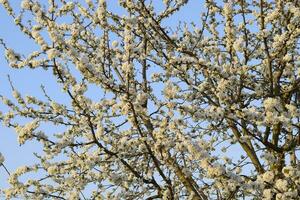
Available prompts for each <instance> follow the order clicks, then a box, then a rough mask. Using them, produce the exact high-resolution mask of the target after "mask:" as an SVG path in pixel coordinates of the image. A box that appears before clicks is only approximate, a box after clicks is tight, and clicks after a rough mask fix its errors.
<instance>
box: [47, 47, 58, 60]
mask: <svg viewBox="0 0 300 200" xmlns="http://www.w3.org/2000/svg"><path fill="white" fill-rule="evenodd" d="M47 54H48V58H49V60H52V59H53V58H55V57H57V56H58V54H59V52H58V51H57V50H56V49H54V48H53V49H50V50H48V51H47Z"/></svg>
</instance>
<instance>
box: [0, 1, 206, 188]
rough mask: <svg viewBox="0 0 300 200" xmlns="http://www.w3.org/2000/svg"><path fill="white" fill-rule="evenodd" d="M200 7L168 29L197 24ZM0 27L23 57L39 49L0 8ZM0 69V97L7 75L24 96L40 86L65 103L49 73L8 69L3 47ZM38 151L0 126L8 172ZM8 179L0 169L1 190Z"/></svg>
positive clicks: (187, 10) (6, 92)
mask: <svg viewBox="0 0 300 200" xmlns="http://www.w3.org/2000/svg"><path fill="white" fill-rule="evenodd" d="M10 2H11V4H12V6H13V7H14V8H18V7H19V6H20V5H19V4H20V2H21V1H20V0H16V1H10ZM45 2H47V1H45ZM202 6H203V3H201V1H199V0H191V1H190V2H189V3H188V5H187V6H185V7H184V8H183V9H182V11H181V12H180V14H176V15H174V16H173V17H172V19H171V20H169V21H168V25H169V26H170V25H171V26H174V25H175V24H177V23H178V21H179V20H182V21H186V22H190V21H194V22H196V23H199V22H200V11H201V10H202V9H203V8H202ZM110 8H111V9H110V10H112V9H114V7H113V5H110ZM0 23H1V29H0V38H3V39H4V41H5V43H6V44H7V45H8V47H10V48H13V49H14V50H16V52H18V53H21V54H25V55H26V54H29V53H30V52H32V51H34V50H36V49H37V48H38V47H37V46H36V45H35V44H34V42H33V41H32V40H30V39H28V38H27V37H26V36H24V35H23V34H22V33H21V32H20V31H19V29H18V28H17V27H16V26H15V25H14V22H13V20H12V18H11V17H9V16H8V15H7V13H6V11H5V10H4V9H3V7H2V6H0ZM0 67H1V70H0V95H3V96H6V97H12V95H11V88H10V85H9V82H8V78H7V75H10V77H11V80H12V81H13V84H14V86H15V88H17V90H19V91H20V92H21V94H23V95H31V96H36V97H41V98H43V94H42V91H41V88H40V86H41V85H44V86H45V87H46V89H47V92H48V94H49V95H50V96H51V97H53V99H56V100H58V101H59V102H64V101H66V99H64V97H63V96H62V95H63V93H62V92H61V91H60V88H59V87H58V84H57V83H56V81H55V79H54V78H53V77H52V73H51V71H44V70H31V69H22V70H19V69H18V70H16V69H11V68H10V67H9V66H8V64H7V62H6V60H5V59H4V49H3V48H2V47H1V48H0ZM0 110H1V111H6V110H7V108H6V107H5V106H3V105H2V103H0ZM49 128H50V127H49ZM51 129H53V127H51ZM40 147H41V146H40V145H39V144H37V143H35V142H32V141H29V142H27V143H25V144H24V145H22V146H19V144H18V142H17V138H16V134H15V133H14V131H13V130H12V129H9V128H6V127H3V126H2V124H1V125H0V152H1V153H2V154H3V155H4V156H5V159H6V161H5V165H6V167H7V168H8V169H9V170H10V171H14V170H15V169H16V168H17V167H18V166H22V165H26V164H29V165H30V164H33V163H34V161H35V158H34V156H33V152H38V151H40V150H41V148H40ZM7 177H8V176H7V174H6V172H5V171H4V169H3V168H0V188H3V187H7V183H6V179H7Z"/></svg>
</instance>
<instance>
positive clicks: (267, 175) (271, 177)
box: [262, 171, 275, 183]
mask: <svg viewBox="0 0 300 200" xmlns="http://www.w3.org/2000/svg"><path fill="white" fill-rule="evenodd" d="M274 177H275V176H274V173H273V172H271V171H267V172H265V173H264V174H263V176H262V178H263V181H265V182H267V183H272V182H273V180H274Z"/></svg>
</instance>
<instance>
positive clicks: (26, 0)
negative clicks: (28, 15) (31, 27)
mask: <svg viewBox="0 0 300 200" xmlns="http://www.w3.org/2000/svg"><path fill="white" fill-rule="evenodd" d="M30 5H31V4H30V1H29V0H23V1H22V3H21V8H23V9H26V10H28V9H30Z"/></svg>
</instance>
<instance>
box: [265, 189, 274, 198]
mask: <svg viewBox="0 0 300 200" xmlns="http://www.w3.org/2000/svg"><path fill="white" fill-rule="evenodd" d="M272 196H273V195H272V190H271V189H266V190H264V191H263V197H264V199H265V200H271V199H272Z"/></svg>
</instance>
